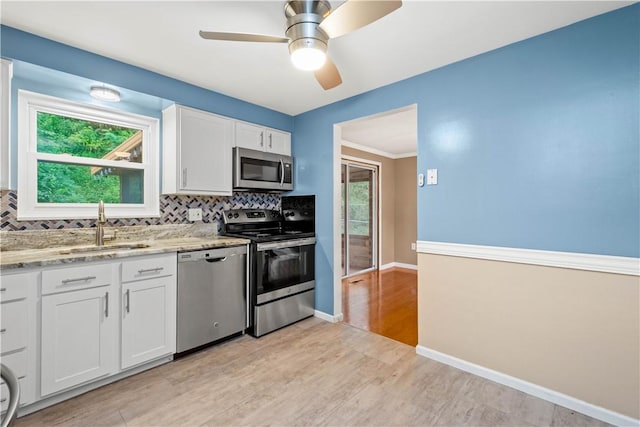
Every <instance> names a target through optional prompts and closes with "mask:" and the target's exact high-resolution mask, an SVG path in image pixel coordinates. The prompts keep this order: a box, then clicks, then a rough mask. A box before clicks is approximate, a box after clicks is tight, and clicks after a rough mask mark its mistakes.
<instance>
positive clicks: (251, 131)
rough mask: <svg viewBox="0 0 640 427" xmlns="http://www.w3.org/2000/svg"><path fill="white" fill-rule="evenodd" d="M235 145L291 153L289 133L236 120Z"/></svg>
mask: <svg viewBox="0 0 640 427" xmlns="http://www.w3.org/2000/svg"><path fill="white" fill-rule="evenodd" d="M235 146H236V147H242V148H249V149H252V150H259V151H267V152H271V153H277V154H284V155H287V156H290V155H291V134H290V133H288V132H282V131H279V130H275V129H270V128H266V127H262V126H258V125H253V124H251V123H245V122H236V139H235Z"/></svg>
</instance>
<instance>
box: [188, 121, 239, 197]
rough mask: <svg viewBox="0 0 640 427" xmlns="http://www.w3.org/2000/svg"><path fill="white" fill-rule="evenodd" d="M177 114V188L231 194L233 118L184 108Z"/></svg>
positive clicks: (192, 192) (199, 192) (203, 192)
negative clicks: (178, 115)
mask: <svg viewBox="0 0 640 427" xmlns="http://www.w3.org/2000/svg"><path fill="white" fill-rule="evenodd" d="M179 114H180V120H179V121H178V123H179V130H178V132H179V135H180V144H179V149H178V150H179V151H178V153H179V154H178V155H179V157H180V167H179V171H178V180H179V181H180V186H179V187H180V191H181V192H183V193H191V194H221V195H231V194H232V188H231V186H232V173H233V171H232V158H231V150H232V144H233V121H232V120H231V119H226V118H224V117H219V116H216V115H213V114H209V113H205V112H203V111H197V110H191V109H185V108H182V109H180V110H179Z"/></svg>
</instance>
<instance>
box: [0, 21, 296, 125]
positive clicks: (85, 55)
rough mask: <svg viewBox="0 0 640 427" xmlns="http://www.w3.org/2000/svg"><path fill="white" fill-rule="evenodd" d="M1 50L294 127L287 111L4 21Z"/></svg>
mask: <svg viewBox="0 0 640 427" xmlns="http://www.w3.org/2000/svg"><path fill="white" fill-rule="evenodd" d="M0 54H1V55H2V57H5V58H10V59H15V60H19V61H24V62H28V63H31V64H36V65H40V66H43V67H47V68H50V69H53V70H58V71H63V72H65V73H69V74H74V75H77V76H80V77H84V78H87V79H93V80H97V81H101V82H103V83H108V84H111V85H114V86H118V87H120V88H126V89H131V90H133V91H137V92H141V93H143V94H147V95H152V96H155V97H158V98H164V99H167V100H171V101H173V102H175V103H178V104H182V105H187V106H190V107H194V108H199V109H201V110H205V111H210V112H212V113H216V114H221V115H223V116H228V117H233V118H236V119H240V120H246V121H249V122H253V123H258V124H261V125H264V126H269V127H272V128H276V129H282V130H285V131H288V132H290V131H292V130H293V118H292V117H291V116H289V115H287V114H283V113H279V112H277V111H274V110H270V109H268V108H264V107H260V106H258V105H255V104H251V103H249V102H245V101H241V100H239V99H236V98H231V97H229V96H226V95H222V94H220V93H218V92H213V91H210V90H207V89H203V88H201V87H198V86H194V85H191V84H189V83H185V82H182V81H180V80H176V79H173V78H170V77H167V76H163V75H161V74H157V73H154V72H152V71H148V70H145V69H142V68H139V67H135V66H133V65H129V64H125V63H123V62H119V61H115V60H113V59H109V58H106V57H104V56H100V55H96V54H94V53H91V52H87V51H85V50H81V49H76V48H73V47H71V46H68V45H64V44H61V43H57V42H54V41H52V40H48V39H45V38H42V37H38V36H36V35H33V34H30V33H25V32H24V31H20V30H17V29H15V28H12V27H7V26H4V25H3V26H1V27H0Z"/></svg>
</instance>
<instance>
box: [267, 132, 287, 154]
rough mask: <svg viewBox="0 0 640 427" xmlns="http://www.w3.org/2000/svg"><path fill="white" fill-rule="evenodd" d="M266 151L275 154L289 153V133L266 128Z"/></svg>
mask: <svg viewBox="0 0 640 427" xmlns="http://www.w3.org/2000/svg"><path fill="white" fill-rule="evenodd" d="M266 147H267V151H270V152H272V153H277V154H284V155H286V156H290V155H291V134H290V133H288V132H280V131H277V130H271V129H269V130H267V140H266Z"/></svg>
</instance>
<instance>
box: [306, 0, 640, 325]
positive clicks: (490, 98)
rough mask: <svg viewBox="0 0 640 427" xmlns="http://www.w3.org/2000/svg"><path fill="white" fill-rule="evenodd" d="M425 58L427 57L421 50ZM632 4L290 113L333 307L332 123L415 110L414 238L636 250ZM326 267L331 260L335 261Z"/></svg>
mask: <svg viewBox="0 0 640 427" xmlns="http://www.w3.org/2000/svg"><path fill="white" fill-rule="evenodd" d="M424 54H425V55H428V54H429V53H428V52H425V53H424ZM639 64H640V5H639V4H635V5H632V6H629V7H626V8H623V9H619V10H617V11H614V12H611V13H608V14H605V15H601V16H598V17H595V18H592V19H589V20H586V21H582V22H579V23H577V24H574V25H571V26H569V27H565V28H562V29H559V30H556V31H553V32H550V33H546V34H543V35H541V36H538V37H535V38H531V39H528V40H525V41H522V42H519V43H515V44H512V45H509V46H506V47H504V48H501V49H498V50H495V51H491V52H488V53H486V54H483V55H479V56H476V57H473V58H470V59H468V60H465V61H461V62H458V63H455V64H452V65H449V66H446V67H443V68H440V69H438V70H434V71H432V72H428V73H425V74H421V75H419V76H416V77H413V78H411V79H407V80H404V81H401V82H398V83H395V84H392V85H389V86H386V87H383V88H380V89H377V90H374V91H371V92H368V93H365V94H362V95H359V96H356V97H352V98H349V99H347V100H344V101H341V102H338V103H335V104H332V105H329V106H326V107H323V108H320V109H317V110H313V111H310V112H307V113H304V114H302V115H299V116H296V117H295V132H294V138H295V144H294V147H295V154H296V157H297V160H298V168H299V173H298V181H297V185H298V186H297V191H298V192H301V193H316V194H317V199H318V208H317V210H318V217H319V219H318V224H317V232H318V242H319V243H318V245H319V251H318V253H319V254H321V255H319V256H318V258H320V259H319V260H318V261H319V265H318V273H317V282H318V290H317V302H316V305H317V308H318V309H319V310H321V311H324V312H327V313H332V312H333V283H332V281H333V278H332V271H333V267H334V266H333V235H334V230H333V224H332V219H331V218H332V215H333V211H332V197H333V196H332V182H333V171H332V164H333V163H332V159H333V155H334V153H333V125H334V124H335V123H340V122H344V121H347V120H351V119H354V118H357V117H362V116H367V115H370V114H373V113H377V112H382V111H387V110H390V109H394V108H398V107H401V106H405V105H409V104H414V103H415V104H417V105H418V169H419V171H421V172H425V171H426V169H427V168H437V169H438V179H439V182H438V185H436V186H425V187H422V188H419V189H418V239H419V240H428V241H440V242H454V243H467V244H478V245H492V246H504V247H515V248H528V249H542V250H551V251H566V252H579V253H592V254H604V255H618V256H630V257H638V256H640V182H639V181H640V135H639V134H640V126H639V116H640V107H639V103H640V87H639V79H640V65H639ZM336 267H337V266H336Z"/></svg>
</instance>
